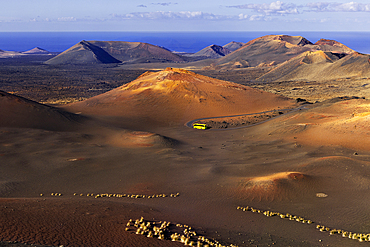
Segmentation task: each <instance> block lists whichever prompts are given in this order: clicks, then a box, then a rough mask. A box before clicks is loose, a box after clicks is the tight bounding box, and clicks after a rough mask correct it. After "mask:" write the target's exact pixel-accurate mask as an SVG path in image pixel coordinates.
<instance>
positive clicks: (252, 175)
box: [0, 35, 370, 247]
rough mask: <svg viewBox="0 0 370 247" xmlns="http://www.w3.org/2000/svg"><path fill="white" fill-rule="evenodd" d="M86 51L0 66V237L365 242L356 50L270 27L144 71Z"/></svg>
mask: <svg viewBox="0 0 370 247" xmlns="http://www.w3.org/2000/svg"><path fill="white" fill-rule="evenodd" d="M93 45H95V46H96V47H98V48H99V49H98V48H96V47H93V46H91V44H90V43H89V44H87V45H86V44H80V45H78V46H77V47H75V48H76V49H75V48H73V49H72V50H74V51H73V52H76V54H84V55H83V56H85V55H86V57H85V58H86V59H82V61H95V62H93V63H94V65H86V63H83V65H81V66H76V65H74V66H70V65H60V64H58V65H57V64H54V65H50V64H49V65H45V64H41V63H40V64H35V62H33V63H32V64H27V63H26V62H24V61H23V60H22V61H23V62H19V61H20V60H16V59H15V60H2V61H0V62H1V63H2V65H3V66H2V67H0V71H1V73H0V79H1V84H0V86H1V87H0V90H3V91H0V105H1V108H0V215H1V217H0V246H61V245H63V246H184V245H188V246H189V245H190V246H191V245H193V246H197V245H198V246H207V245H208V246H284V247H285V246H335V247H337V246H339V247H341V246H343V247H344V246H363V245H366V243H363V242H367V241H370V235H369V233H370V225H369V223H368V222H370V210H369V207H368V205H369V202H370V197H369V193H368V190H369V187H370V151H369V148H370V142H369V141H368V135H369V133H370V132H369V128H370V126H369V124H368V122H369V121H368V118H369V117H370V102H369V100H367V98H369V95H370V94H369V91H368V90H367V87H368V85H369V79H368V74H367V73H368V66H369V62H368V59H369V58H368V55H363V54H359V53H356V52H354V51H352V50H351V49H349V48H347V47H345V46H343V45H341V44H340V43H338V42H334V41H330V40H320V41H318V42H317V43H315V44H313V43H311V42H310V41H308V40H306V39H304V38H302V37H291V36H279V35H278V36H266V37H261V38H259V39H257V40H254V41H250V42H248V43H246V44H244V45H243V46H241V47H240V48H239V49H237V50H235V51H234V52H232V53H230V54H228V55H226V56H223V57H222V58H219V59H217V60H212V63H213V65H211V64H210V62H211V60H205V61H198V62H173V63H172V62H171V63H163V61H162V60H161V62H160V63H152V64H151V65H150V66H152V67H150V66H149V65H148V66H149V68H151V70H150V71H148V72H144V71H143V70H140V69H139V68H144V67H143V66H144V64H143V63H141V62H139V63H136V65H137V67H136V70H129V69H132V68H134V67H133V66H134V65H135V64H122V63H120V64H119V65H117V64H116V63H113V64H109V63H101V62H96V61H98V60H96V58H97V57H98V56H90V55H91V51H87V50H88V49H91V50H94V49H95V50H94V52H96V53H94V54H97V55H99V54H100V55H102V54H103V55H104V56H103V58H104V59H107V58H109V59H111V60H109V59H108V60H105V61H114V60H112V59H117V60H120V59H119V58H118V57H113V56H112V55H111V54H110V53H111V52H112V51H108V50H107V49H108V48H104V49H103V48H102V45H101V44H100V45H99V46H98V45H97V43H93ZM252 50H253V53H251V51H252ZM248 51H249V52H248ZM284 51H285V52H284ZM73 52H72V54H73ZM79 52H81V53H79ZM68 53H69V54H71V53H70V52H68ZM236 53H239V55H240V56H239V58H237V59H236V55H235V54H236ZM89 54H90V55H89ZM107 54H108V55H109V56H107ZM135 54H137V53H135ZM242 54H244V55H245V56H244V55H242ZM283 55H284V56H283ZM27 56H28V55H23V56H22V57H27ZM68 56H69V55H68ZM243 56H244V57H243ZM246 56H248V57H246ZM71 57H73V56H70V58H71ZM77 57H78V56H77ZM91 57H92V58H94V59H95V60H94V59H93V60H90V58H91ZM138 57H141V56H138ZM34 58H35V57H34ZM55 58H57V57H55ZM234 58H235V59H236V60H235V59H234ZM30 59H31V58H30ZM37 59H41V60H40V61H46V60H47V59H46V58H42V57H37ZM73 59H75V57H74V58H73ZM139 60H140V59H139ZM9 61H11V62H9ZM100 61H101V60H100ZM120 61H121V60H120ZM140 61H141V60H140ZM207 63H208V65H207ZM235 63H240V64H242V65H243V64H244V65H245V66H244V65H243V66H235ZM176 64H177V65H178V66H176V67H177V68H167V69H160V68H161V67H162V66H164V65H167V66H168V65H176ZM261 64H262V65H261ZM203 65H205V67H204V66H203ZM202 66H203V67H202ZM180 67H182V68H180ZM187 67H188V68H193V71H189V70H185V69H183V68H187ZM159 69H160V70H159ZM305 71H308V72H305ZM5 91H6V92H5ZM9 92H12V93H9ZM18 95H19V96H18ZM27 98H29V99H27ZM39 102H44V103H45V102H47V103H49V104H48V105H46V104H41V103H39ZM66 103H68V104H66ZM194 120H197V121H198V122H207V124H208V125H209V126H210V127H211V128H209V129H207V130H197V129H193V128H191V123H192V122H193V121H194ZM226 127H227V128H226Z"/></svg>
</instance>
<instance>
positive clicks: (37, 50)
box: [22, 47, 50, 55]
mask: <svg viewBox="0 0 370 247" xmlns="http://www.w3.org/2000/svg"><path fill="white" fill-rule="evenodd" d="M22 53H23V54H28V55H48V54H50V52H48V51H47V50H44V49H42V48H40V47H35V48H33V49H31V50H29V51H24V52H22Z"/></svg>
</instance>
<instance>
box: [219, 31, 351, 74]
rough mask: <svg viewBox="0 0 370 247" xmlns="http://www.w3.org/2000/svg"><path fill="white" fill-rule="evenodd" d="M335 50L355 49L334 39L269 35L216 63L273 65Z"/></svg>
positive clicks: (346, 51)
mask: <svg viewBox="0 0 370 247" xmlns="http://www.w3.org/2000/svg"><path fill="white" fill-rule="evenodd" d="M318 50H321V51H335V52H337V53H343V54H352V53H354V52H355V51H353V50H352V49H350V48H348V47H346V46H344V45H342V44H340V43H338V42H334V41H327V40H321V41H319V42H317V43H316V44H313V43H311V42H310V41H308V40H307V39H305V38H303V37H301V36H288V35H267V36H263V37H260V38H257V39H254V40H251V41H249V42H248V43H246V44H245V45H244V46H242V47H241V48H239V49H238V50H236V51H235V52H233V53H231V54H229V55H227V56H225V57H223V58H220V59H218V60H217V62H216V63H215V64H214V65H215V66H218V67H221V68H242V67H256V66H272V65H277V64H280V63H283V62H285V61H288V60H289V59H291V58H293V57H295V56H297V55H300V54H302V53H304V52H307V51H318Z"/></svg>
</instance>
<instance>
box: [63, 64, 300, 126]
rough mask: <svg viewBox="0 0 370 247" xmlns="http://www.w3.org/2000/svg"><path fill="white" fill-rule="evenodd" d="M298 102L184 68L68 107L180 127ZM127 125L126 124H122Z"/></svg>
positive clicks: (147, 75) (142, 78)
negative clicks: (208, 119)
mask: <svg viewBox="0 0 370 247" xmlns="http://www.w3.org/2000/svg"><path fill="white" fill-rule="evenodd" d="M295 105H296V103H295V101H294V100H291V99H289V98H286V97H282V96H278V95H275V94H272V93H267V92H263V91H260V90H256V89H252V88H250V87H246V86H242V85H239V84H235V83H231V82H226V81H221V80H217V79H213V78H210V77H206V76H202V75H198V74H195V73H193V72H190V71H186V70H183V69H172V68H167V69H166V70H163V71H160V72H147V73H144V74H143V75H141V76H140V77H139V78H137V79H136V80H134V81H133V82H131V83H128V84H126V85H123V86H121V87H119V88H116V89H114V90H112V91H109V92H107V93H105V94H101V95H98V96H96V97H93V98H90V99H88V100H85V101H82V102H78V103H74V104H70V105H68V106H67V107H65V109H67V110H69V111H72V112H82V113H83V114H87V115H96V116H112V117H116V119H120V122H121V123H122V124H129V125H131V126H135V125H136V126H142V125H146V126H149V125H150V124H151V125H161V126H178V125H183V124H184V123H186V122H187V121H190V120H193V119H196V118H202V117H215V116H228V115H236V114H243V113H256V112H262V111H267V110H274V109H284V108H291V107H294V106H295ZM123 126H124V125H123Z"/></svg>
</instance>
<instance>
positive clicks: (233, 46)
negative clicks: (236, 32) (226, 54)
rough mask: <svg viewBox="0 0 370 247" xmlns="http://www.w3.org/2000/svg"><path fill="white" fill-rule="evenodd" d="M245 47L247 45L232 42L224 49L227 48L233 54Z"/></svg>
mask: <svg viewBox="0 0 370 247" xmlns="http://www.w3.org/2000/svg"><path fill="white" fill-rule="evenodd" d="M243 45H245V43H242V42H235V41H231V42H230V43H228V44H226V45H224V46H223V48H226V49H228V50H230V51H232V52H233V51H236V50H237V49H239V48H240V47H242V46H243Z"/></svg>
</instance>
